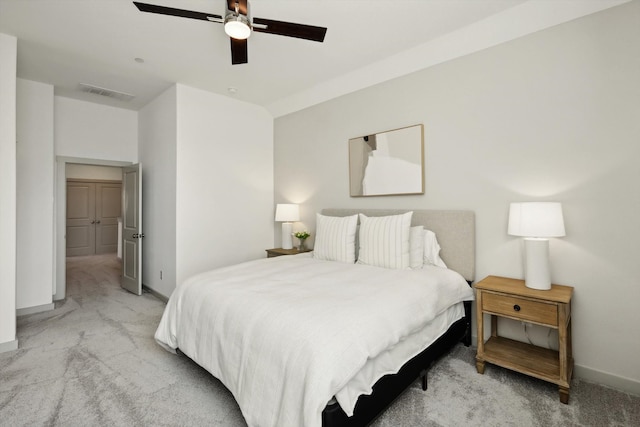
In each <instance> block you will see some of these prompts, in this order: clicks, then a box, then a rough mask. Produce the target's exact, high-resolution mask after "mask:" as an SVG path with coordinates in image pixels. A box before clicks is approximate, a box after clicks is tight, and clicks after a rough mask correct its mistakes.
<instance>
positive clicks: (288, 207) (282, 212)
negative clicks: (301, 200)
mask: <svg viewBox="0 0 640 427" xmlns="http://www.w3.org/2000/svg"><path fill="white" fill-rule="evenodd" d="M276 221H278V222H292V221H300V208H299V206H298V205H295V204H292V203H278V204H277V205H276Z"/></svg>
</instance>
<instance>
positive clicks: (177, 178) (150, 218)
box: [139, 84, 273, 297]
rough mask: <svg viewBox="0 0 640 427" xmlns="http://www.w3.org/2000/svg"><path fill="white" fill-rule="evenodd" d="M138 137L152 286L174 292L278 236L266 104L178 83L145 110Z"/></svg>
mask: <svg viewBox="0 0 640 427" xmlns="http://www.w3.org/2000/svg"><path fill="white" fill-rule="evenodd" d="M139 140H140V154H139V158H140V162H141V164H142V166H143V178H142V185H143V206H144V210H143V229H144V234H145V238H144V240H143V244H144V246H143V283H144V285H145V286H147V287H148V288H150V289H152V290H153V291H155V292H158V293H159V294H161V295H164V296H165V297H169V296H170V295H171V293H172V292H173V290H174V289H175V287H176V284H177V283H181V282H182V281H183V280H184V279H185V278H187V277H188V276H190V275H192V274H195V273H198V272H201V271H204V270H208V269H211V268H215V267H220V266H224V265H229V264H234V263H237V262H241V261H246V260H249V259H255V258H261V257H264V256H265V252H264V250H265V249H267V248H269V247H271V246H272V244H273V119H272V117H271V116H270V115H269V114H268V113H267V112H266V110H264V109H263V108H261V107H257V106H255V105H251V104H247V103H244V102H239V101H236V100H233V99H229V98H227V97H223V96H220V95H216V94H213V93H210V92H206V91H202V90H199V89H194V88H191V87H188V86H184V85H180V84H178V85H176V86H174V87H172V88H170V89H169V90H167V91H166V92H164V93H163V94H161V95H160V96H159V97H158V98H156V99H155V100H153V101H152V102H151V103H149V104H148V105H147V106H145V107H144V108H143V109H142V110H140V113H139ZM161 271H162V279H161V278H160V272H161Z"/></svg>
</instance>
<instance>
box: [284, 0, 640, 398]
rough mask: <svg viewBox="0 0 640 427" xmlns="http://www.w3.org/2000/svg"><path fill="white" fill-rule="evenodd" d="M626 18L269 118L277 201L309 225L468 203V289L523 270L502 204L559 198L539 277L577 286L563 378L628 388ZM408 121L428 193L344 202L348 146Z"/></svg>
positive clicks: (631, 264)
mask: <svg viewBox="0 0 640 427" xmlns="http://www.w3.org/2000/svg"><path fill="white" fill-rule="evenodd" d="M638 22H640V2H631V3H628V4H625V5H623V6H619V7H616V8H612V9H609V10H607V11H604V12H600V13H597V14H594V15H591V16H588V17H585V18H581V19H578V20H575V21H572V22H569V23H566V24H563V25H560V26H557V27H553V28H551V29H548V30H545V31H541V32H538V33H535V34H532V35H529V36H526V37H523V38H521V39H518V40H514V41H512V42H509V43H505V44H502V45H499V46H496V47H494V48H490V49H487V50H485V51H481V52H478V53H475V54H473V55H469V56H466V57H463V58H459V59H456V60H452V61H450V62H447V63H444V64H440V65H437V66H434V67H431V68H428V69H425V70H422V71H419V72H416V73H414V74H411V75H408V76H405V77H401V78H398V79H395V80H392V81H389V82H387V83H383V84H380V85H377V86H374V87H371V88H368V89H364V90H362V91H359V92H356V93H353V94H350V95H346V96H343V97H340V98H336V99H334V100H331V101H328V102H326V103H324V104H320V105H317V106H314V107H311V108H308V109H306V110H302V111H300V112H297V113H293V114H290V115H288V116H284V117H281V118H279V119H277V120H276V122H275V125H274V128H275V137H274V138H275V139H274V151H275V197H276V202H297V203H302V206H301V216H302V218H301V220H302V223H301V224H296V228H303V227H308V228H309V229H310V230H313V228H314V222H315V221H314V214H315V212H317V211H319V210H320V209H322V208H323V207H362V208H367V207H369V208H370V207H393V208H422V209H424V208H433V209H440V208H446V209H471V210H473V211H475V212H476V225H477V236H476V249H477V260H476V272H477V273H476V274H477V276H476V277H477V279H482V278H483V277H485V276H486V275H489V274H496V275H505V276H511V277H522V276H523V266H522V260H521V252H520V251H521V247H520V246H521V242H520V239H517V238H513V237H511V236H508V235H507V233H506V227H507V214H508V206H509V202H512V201H536V200H549V201H559V202H562V203H563V207H564V213H565V223H566V229H567V236H566V237H565V238H562V239H553V240H552V242H551V257H552V279H553V280H554V282H556V283H561V284H567V285H572V286H574V287H575V294H574V300H573V348H574V357H575V363H576V375H578V376H582V377H586V378H589V379H594V380H596V381H600V382H605V383H608V384H609V385H612V386H614V387H617V388H623V389H627V390H631V391H634V392H635V393H640V364H639V363H638V361H637V355H638V354H639V353H640V340H638V339H637V337H638V332H637V325H638V324H640V310H638V309H637V307H636V301H638V300H640V284H639V283H638V277H640V263H639V262H638V255H639V250H638V245H637V241H638V240H639V239H640V227H639V222H638V212H639V211H640V188H639V186H640V163H638V159H639V158H640V144H638V141H639V140H640V120H639V117H640V98H639V97H640V79H638V76H639V75H640V55H638V52H639V51H640V26H639V25H638ZM417 123H423V124H424V126H425V151H426V154H425V157H426V159H425V160H426V192H425V194H424V195H421V196H404V197H372V198H350V197H349V182H348V179H349V175H348V162H347V160H348V159H347V157H348V156H347V141H348V139H349V138H352V137H355V136H358V135H365V134H369V133H373V132H379V131H384V130H388V129H395V128H399V127H402V126H407V125H413V124H417ZM274 237H275V239H276V240H279V237H278V233H274ZM503 326H506V330H507V331H510V332H509V333H512V334H518V335H520V338H524V337H523V336H522V334H521V333H520V326H519V325H515V324H510V325H503ZM534 335H536V334H535V333H534ZM536 336H537V335H536ZM538 343H539V344H541V345H546V335H542V338H541V341H538Z"/></svg>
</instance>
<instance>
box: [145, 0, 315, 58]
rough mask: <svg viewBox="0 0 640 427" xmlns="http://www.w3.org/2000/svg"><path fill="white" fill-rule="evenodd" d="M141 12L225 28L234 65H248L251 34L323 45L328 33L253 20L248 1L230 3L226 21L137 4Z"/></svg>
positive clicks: (209, 14)
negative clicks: (199, 21)
mask: <svg viewBox="0 0 640 427" xmlns="http://www.w3.org/2000/svg"><path fill="white" fill-rule="evenodd" d="M133 4H135V5H136V7H137V8H138V10H140V11H141V12H149V13H159V14H161V15H171V16H179V17H182V18H191V19H200V20H203V21H210V22H218V23H221V24H224V31H225V32H226V33H227V35H228V36H229V37H230V38H231V63H232V64H233V65H236V64H246V63H247V62H248V57H247V39H248V38H249V36H250V35H251V31H257V32H260V33H269V34H278V35H281V36H287V37H296V38H299V39H305V40H312V41H316V42H323V41H324V36H325V34H326V33H327V29H326V28H324V27H315V26H313V25H304V24H294V23H292V22H283V21H274V20H272V19H263V18H253V19H251V17H250V15H249V3H248V2H247V0H227V10H226V12H225V16H224V18H223V17H222V16H220V15H215V14H212V13H204V12H195V11H192V10H184V9H176V8H173V7H166V6H157V5H153V4H148V3H140V2H136V1H134V2H133Z"/></svg>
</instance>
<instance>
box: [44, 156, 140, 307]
mask: <svg viewBox="0 0 640 427" xmlns="http://www.w3.org/2000/svg"><path fill="white" fill-rule="evenodd" d="M67 164H79V165H91V166H115V167H124V166H131V165H132V164H134V162H123V161H117V160H104V159H86V158H82V157H66V156H56V168H55V177H54V185H55V193H54V200H53V204H54V211H53V221H54V222H53V225H54V227H53V228H54V233H55V235H54V239H53V245H54V246H53V257H54V259H55V262H54V265H53V289H52V292H53V300H54V301H59V300H61V299H64V298H65V297H66V295H67V263H66V260H67V245H66V241H65V235H66V232H67V224H66V222H67V221H66V220H67V172H66V170H67Z"/></svg>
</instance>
